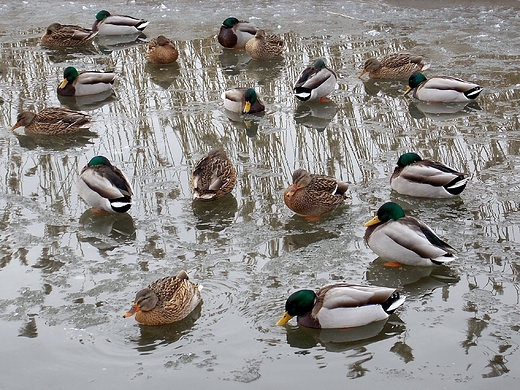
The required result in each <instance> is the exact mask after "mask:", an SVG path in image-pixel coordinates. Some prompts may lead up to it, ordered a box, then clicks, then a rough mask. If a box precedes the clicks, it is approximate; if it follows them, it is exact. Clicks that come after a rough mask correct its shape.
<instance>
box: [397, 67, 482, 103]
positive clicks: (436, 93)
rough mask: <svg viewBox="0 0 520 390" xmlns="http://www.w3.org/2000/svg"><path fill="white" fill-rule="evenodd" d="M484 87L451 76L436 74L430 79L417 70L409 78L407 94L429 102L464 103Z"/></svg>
mask: <svg viewBox="0 0 520 390" xmlns="http://www.w3.org/2000/svg"><path fill="white" fill-rule="evenodd" d="M483 89H484V88H482V87H481V86H480V85H478V84H475V83H470V82H468V81H464V80H461V79H458V78H456V77H450V76H434V77H431V78H429V79H427V78H426V76H424V75H423V74H422V73H419V72H416V73H414V74H412V75H411V76H410V78H409V79H408V88H407V89H406V91H405V92H404V94H405V95H407V94H408V93H409V92H410V91H413V94H412V96H413V97H414V98H416V99H418V100H422V101H424V102H429V103H463V102H469V101H471V100H474V99H476V98H477V96H478V95H480V93H481V92H482V90H483Z"/></svg>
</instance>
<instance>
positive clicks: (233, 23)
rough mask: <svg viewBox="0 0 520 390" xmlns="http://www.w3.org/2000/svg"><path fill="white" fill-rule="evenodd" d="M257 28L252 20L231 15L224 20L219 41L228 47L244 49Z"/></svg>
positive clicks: (218, 37) (219, 33)
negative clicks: (239, 18)
mask: <svg viewBox="0 0 520 390" xmlns="http://www.w3.org/2000/svg"><path fill="white" fill-rule="evenodd" d="M256 31H257V28H256V27H255V26H254V25H253V24H252V23H250V22H248V21H245V20H238V19H237V18H234V17H230V18H227V19H226V20H224V22H222V26H220V30H219V32H218V36H217V39H218V42H219V43H220V44H221V45H222V46H224V47H225V48H228V49H244V48H245V46H246V43H247V41H249V40H250V39H251V38H253V37H254V36H255V34H256Z"/></svg>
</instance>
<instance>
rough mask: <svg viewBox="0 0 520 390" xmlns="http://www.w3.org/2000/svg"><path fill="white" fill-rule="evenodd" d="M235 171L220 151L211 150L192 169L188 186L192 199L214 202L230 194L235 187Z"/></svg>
mask: <svg viewBox="0 0 520 390" xmlns="http://www.w3.org/2000/svg"><path fill="white" fill-rule="evenodd" d="M235 183H236V169H235V167H234V166H233V163H232V162H231V160H230V159H229V157H228V156H227V154H226V152H224V150H222V149H213V150H212V151H210V152H209V153H208V154H207V155H206V156H204V157H203V158H201V159H200V160H199V161H198V162H197V163H196V164H195V167H194V168H193V171H192V175H191V180H190V184H191V187H192V189H193V197H194V198H195V199H200V200H216V199H219V198H221V197H222V196H224V195H226V194H228V193H230V192H231V191H232V190H233V188H234V187H235Z"/></svg>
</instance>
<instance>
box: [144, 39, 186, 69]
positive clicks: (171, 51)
mask: <svg viewBox="0 0 520 390" xmlns="http://www.w3.org/2000/svg"><path fill="white" fill-rule="evenodd" d="M177 58H179V51H178V50H177V48H176V47H175V44H174V43H173V41H172V40H171V39H169V38H166V37H165V36H164V35H159V36H158V37H157V38H154V39H152V40H151V41H150V42H149V43H148V51H147V52H146V59H147V60H148V61H149V62H152V63H154V64H171V63H173V62H175V61H177Z"/></svg>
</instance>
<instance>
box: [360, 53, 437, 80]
mask: <svg viewBox="0 0 520 390" xmlns="http://www.w3.org/2000/svg"><path fill="white" fill-rule="evenodd" d="M429 67H430V64H428V63H426V62H425V60H424V57H423V56H414V55H411V54H407V53H392V54H388V55H387V56H385V57H383V58H382V59H381V61H379V60H378V59H377V58H369V59H368V60H366V62H365V66H364V68H363V71H362V72H361V73H360V74H359V76H358V77H361V76H363V75H364V74H365V73H368V74H369V77H370V78H371V79H396V78H408V77H410V76H411V75H412V74H413V73H415V72H418V71H420V70H425V69H428V68H429Z"/></svg>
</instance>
